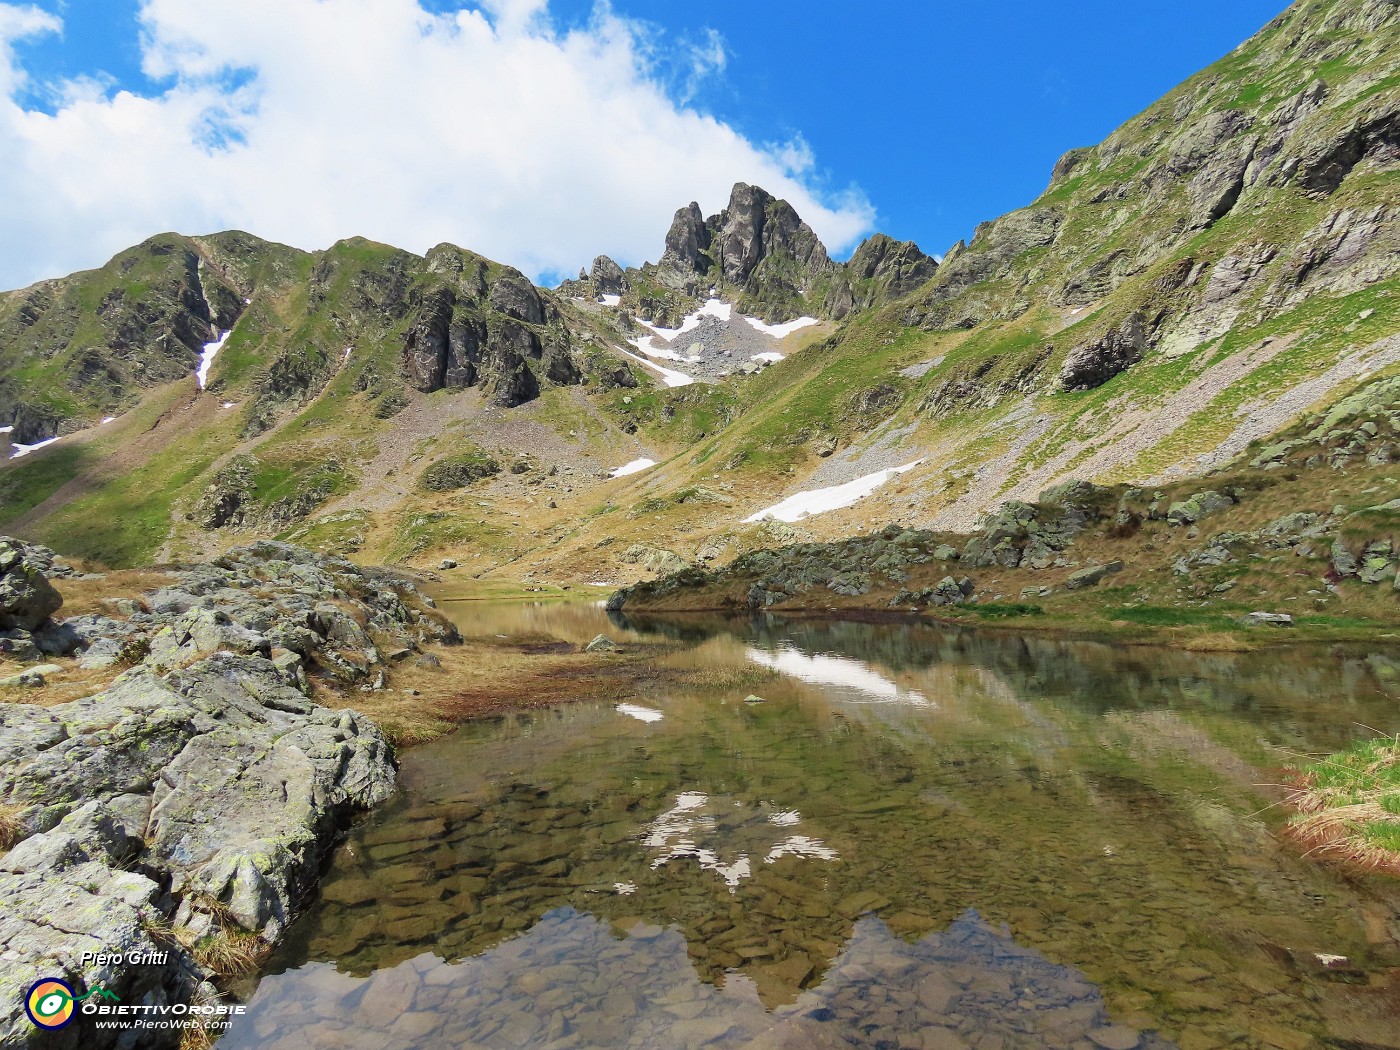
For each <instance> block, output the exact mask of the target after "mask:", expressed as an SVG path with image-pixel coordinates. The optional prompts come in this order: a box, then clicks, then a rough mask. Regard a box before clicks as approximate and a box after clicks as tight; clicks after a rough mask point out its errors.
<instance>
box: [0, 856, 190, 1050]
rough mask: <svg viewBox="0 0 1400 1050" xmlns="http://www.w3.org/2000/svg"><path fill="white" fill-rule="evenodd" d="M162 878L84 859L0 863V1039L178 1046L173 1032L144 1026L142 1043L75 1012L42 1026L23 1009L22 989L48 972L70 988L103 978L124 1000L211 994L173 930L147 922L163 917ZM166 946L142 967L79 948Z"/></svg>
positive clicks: (27, 1043)
mask: <svg viewBox="0 0 1400 1050" xmlns="http://www.w3.org/2000/svg"><path fill="white" fill-rule="evenodd" d="M159 894H160V887H159V886H158V885H157V884H156V883H155V882H153V881H152V880H151V879H149V878H147V877H145V876H144V875H141V874H139V873H137V872H133V871H116V870H113V869H111V868H108V867H106V866H104V865H102V864H98V863H89V864H80V865H77V866H74V867H70V868H68V869H66V870H63V871H34V872H19V873H16V872H10V871H0V958H3V959H4V960H5V964H4V966H0V1046H5V1047H15V1048H19V1047H33V1048H34V1050H40V1048H44V1050H109V1048H114V1047H122V1048H126V1047H132V1046H137V1045H139V1046H141V1047H143V1048H145V1047H149V1048H151V1050H163V1048H166V1047H175V1046H176V1045H178V1043H179V1041H180V1033H179V1032H178V1031H175V1032H161V1031H160V1030H158V1029H151V1030H150V1031H148V1032H146V1033H145V1034H142V1036H141V1041H140V1043H139V1044H138V1043H134V1042H132V1041H131V1034H132V1030H127V1031H122V1030H113V1029H99V1028H98V1027H97V1026H96V1024H95V1023H94V1020H93V1019H92V1018H91V1017H88V1016H85V1015H83V1014H82V1013H81V1012H80V1013H79V1014H78V1015H77V1017H76V1019H75V1020H74V1021H73V1022H72V1023H71V1024H69V1025H68V1026H67V1027H66V1028H63V1029H61V1030H58V1031H48V1032H41V1031H39V1030H38V1029H36V1028H35V1027H34V1025H33V1024H32V1023H31V1022H30V1021H29V1019H28V1018H27V1017H26V1016H25V1013H24V1008H23V1005H22V1004H23V1002H24V996H25V993H26V992H27V991H28V990H29V988H30V987H31V986H32V985H33V984H34V983H35V982H36V981H39V980H41V979H42V978H45V977H57V978H60V979H63V980H66V981H67V982H68V983H69V984H70V985H72V986H74V987H75V988H76V989H92V988H96V987H99V986H100V987H102V988H105V989H107V990H108V991H110V992H112V993H113V994H115V995H116V996H117V997H118V998H119V999H120V1000H121V1002H122V1003H123V1004H125V1005H128V1006H141V1005H144V1006H166V1005H172V1004H174V1003H187V1002H189V1001H191V1000H192V999H194V998H195V997H196V996H197V995H198V996H200V997H201V998H204V997H207V998H211V999H212V998H213V997H214V996H215V993H214V990H213V988H212V987H210V986H209V984H208V983H207V982H206V976H207V975H206V974H205V972H204V971H203V970H202V969H201V968H200V967H199V966H198V964H197V963H195V961H194V960H193V959H192V958H191V957H190V956H189V954H188V952H187V951H186V950H185V949H184V948H183V946H181V945H180V944H179V943H178V942H176V941H174V939H173V938H164V937H158V936H157V935H156V934H155V933H154V932H153V931H154V930H156V929H158V927H159V923H160V922H161V920H162V914H161V911H160V909H159V908H158V907H157V906H156V904H155V902H156V901H157V900H158V898H159ZM85 952H89V953H104V954H106V955H111V954H121V955H126V954H128V953H131V952H139V953H146V954H148V957H151V956H154V953H158V952H167V953H168V955H167V956H166V961H165V962H164V963H156V964H152V965H147V966H129V965H124V964H110V963H103V964H101V965H98V964H96V963H93V962H88V963H84V962H83V954H84V953H85Z"/></svg>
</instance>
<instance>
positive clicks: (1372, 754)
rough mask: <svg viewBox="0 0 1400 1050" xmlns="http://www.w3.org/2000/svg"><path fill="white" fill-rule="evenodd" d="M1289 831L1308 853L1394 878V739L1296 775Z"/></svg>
mask: <svg viewBox="0 0 1400 1050" xmlns="http://www.w3.org/2000/svg"><path fill="white" fill-rule="evenodd" d="M1290 801H1291V802H1292V803H1293V805H1294V806H1295V807H1297V809H1298V816H1296V817H1295V818H1294V820H1293V822H1292V823H1291V824H1290V826H1289V829H1290V831H1291V833H1292V834H1293V835H1294V837H1296V838H1298V839H1299V840H1300V841H1302V842H1305V843H1307V844H1308V845H1309V846H1310V847H1311V848H1313V849H1315V850H1318V851H1321V852H1324V853H1330V854H1334V855H1337V856H1340V857H1342V858H1344V859H1346V860H1349V861H1352V862H1354V863H1357V864H1360V865H1362V866H1364V867H1367V868H1376V869H1379V870H1383V871H1388V872H1390V873H1392V874H1395V875H1400V819H1396V818H1397V816H1400V736H1395V737H1381V738H1379V739H1376V740H1366V741H1363V742H1361V743H1359V744H1356V745H1354V746H1352V747H1350V748H1348V749H1347V750H1345V751H1342V752H1339V753H1338V754H1335V755H1332V756H1330V757H1328V758H1325V759H1323V760H1322V761H1321V762H1316V763H1314V764H1313V765H1311V766H1308V767H1307V768H1305V769H1304V770H1302V780H1301V785H1300V787H1299V788H1298V790H1297V791H1295V792H1294V793H1293V795H1292V796H1291V798H1290Z"/></svg>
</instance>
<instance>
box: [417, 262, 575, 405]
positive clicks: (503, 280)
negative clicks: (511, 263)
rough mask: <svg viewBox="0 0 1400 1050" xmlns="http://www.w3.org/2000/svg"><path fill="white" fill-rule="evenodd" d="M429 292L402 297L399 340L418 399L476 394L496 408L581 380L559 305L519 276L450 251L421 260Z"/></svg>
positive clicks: (570, 339)
mask: <svg viewBox="0 0 1400 1050" xmlns="http://www.w3.org/2000/svg"><path fill="white" fill-rule="evenodd" d="M428 261H429V265H430V267H431V268H432V271H433V273H434V274H435V276H436V281H435V285H436V286H435V287H431V288H430V289H420V290H417V291H415V292H413V293H412V294H411V295H410V297H409V310H410V313H411V314H412V316H413V318H414V320H413V323H412V325H411V326H410V328H409V330H408V334H407V336H406V337H405V340H404V368H405V371H406V374H407V376H408V380H409V383H410V384H411V385H412V386H413V387H414V388H416V389H418V390H421V391H423V392H425V393H430V392H432V391H434V390H442V389H444V388H461V387H471V386H481V387H482V388H483V389H484V390H485V391H486V392H487V394H488V396H489V397H490V398H491V399H492V401H494V402H495V403H496V404H498V405H501V406H503V407H510V406H512V405H518V404H521V403H523V402H525V401H530V400H533V399H534V398H535V397H538V396H539V391H540V384H541V383H542V382H544V383H554V384H558V385H568V384H572V383H577V382H578V381H579V379H580V378H581V377H582V373H581V372H580V371H579V368H578V366H577V363H576V362H575V361H574V357H573V353H574V336H573V333H572V331H571V329H570V327H569V325H568V324H567V323H566V322H565V320H564V318H563V315H562V314H561V312H560V310H559V307H558V304H557V303H555V302H554V301H553V297H552V296H549V295H548V293H541V292H540V291H539V290H538V289H537V288H535V286H534V285H532V284H531V283H530V282H529V280H527V279H526V278H525V276H524V275H523V274H521V273H520V272H519V271H518V270H513V269H511V268H510V267H493V266H489V265H488V264H487V262H486V260H484V259H482V258H481V257H479V256H477V255H474V254H472V253H471V252H464V251H461V250H460V249H457V248H453V247H452V246H451V245H439V246H438V247H437V248H434V249H433V250H432V251H431V252H429V253H428Z"/></svg>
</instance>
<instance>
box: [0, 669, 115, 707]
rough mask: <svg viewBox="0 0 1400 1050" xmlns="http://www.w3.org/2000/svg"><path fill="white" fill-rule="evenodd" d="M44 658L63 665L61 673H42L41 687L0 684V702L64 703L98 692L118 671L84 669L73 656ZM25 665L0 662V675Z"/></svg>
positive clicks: (108, 683)
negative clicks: (71, 657) (43, 674)
mask: <svg viewBox="0 0 1400 1050" xmlns="http://www.w3.org/2000/svg"><path fill="white" fill-rule="evenodd" d="M46 662H49V663H55V664H58V665H59V666H60V667H62V668H63V671H62V673H60V674H55V675H48V676H46V677H45V681H44V685H43V687H42V688H37V689H36V688H35V687H34V686H29V685H11V686H4V687H0V704H33V705H34V706H36V707H55V706H57V705H58V704H66V703H68V702H70V701H72V700H79V699H81V698H82V697H85V696H91V695H92V694H93V693H97V692H100V691H101V690H103V689H105V688H107V686H108V685H110V684H111V682H112V679H113V678H115V677H116V676H117V675H118V674H120V673H121V671H122V668H121V667H119V666H112V667H103V668H97V669H92V670H84V669H83V668H80V667H79V666H78V662H77V661H76V660H69V659H62V658H59V659H47V658H46ZM25 666H26V665H24V664H16V663H13V662H12V661H3V662H0V678H6V677H9V676H10V675H14V674H18V673H19V672H21V671H23V670H24V669H25ZM31 666H32V665H31Z"/></svg>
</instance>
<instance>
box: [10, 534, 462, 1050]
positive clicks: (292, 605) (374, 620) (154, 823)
mask: <svg viewBox="0 0 1400 1050" xmlns="http://www.w3.org/2000/svg"><path fill="white" fill-rule="evenodd" d="M0 551H4V552H8V553H7V554H6V558H7V559H8V560H7V561H6V571H7V577H6V578H7V579H8V578H9V576H15V577H16V579H18V580H20V581H21V582H22V583H23V585H24V589H25V590H24V594H25V600H24V602H12V603H10V606H9V607H10V608H11V610H12V611H13V610H14V609H16V608H22V609H26V610H30V612H28V613H27V614H26V615H25V616H24V617H23V619H22V621H21V622H23V623H25V624H26V625H28V627H29V628H30V629H31V630H30V631H29V632H25V631H20V630H18V629H16V631H14V632H11V633H12V634H14V633H19V634H26V635H27V637H28V638H31V639H41V640H42V639H48V640H51V638H52V637H56V636H62V637H63V638H64V639H65V643H64V644H65V645H66V646H67V649H68V650H69V651H72V650H77V651H78V653H79V660H80V663H81V664H82V666H84V667H86V668H89V669H97V668H101V667H109V666H112V665H114V664H115V665H118V666H125V667H126V668H127V669H126V670H123V671H122V672H121V673H120V674H118V675H117V676H116V677H115V678H114V679H113V680H112V681H111V684H110V685H108V686H107V687H106V688H103V689H100V690H98V691H96V692H94V693H93V694H92V695H90V696H87V697H84V698H81V699H78V700H74V701H71V702H69V703H64V704H59V705H55V706H34V705H30V704H25V703H19V704H14V703H12V704H9V705H4V706H0V806H2V807H4V810H5V813H6V828H7V836H8V838H10V839H11V840H12V841H11V842H6V843H4V844H3V845H4V846H6V847H8V852H6V853H4V854H3V856H0V954H3V956H4V958H5V959H6V966H5V968H4V972H3V973H0V1044H3V1045H5V1046H11V1045H14V1046H22V1045H29V1044H28V1043H27V1042H26V1040H28V1039H29V1037H30V1034H31V1032H32V1031H34V1029H33V1028H32V1026H31V1025H30V1023H29V1021H28V1020H27V1019H26V1018H25V1016H24V1012H23V993H24V992H25V991H26V990H27V989H28V988H29V987H30V986H31V985H32V984H33V983H34V982H35V981H37V980H38V979H39V978H41V977H58V978H62V979H65V980H67V981H68V982H69V983H70V984H72V985H73V986H74V987H75V988H76V989H78V990H80V991H81V990H84V989H92V988H96V987H98V986H101V987H103V988H105V989H106V990H107V991H109V992H111V993H113V994H115V995H116V996H118V997H119V998H120V999H121V1001H122V1002H123V1003H125V1004H128V1005H147V1006H160V1005H170V1004H175V1003H189V1002H190V1001H192V1000H194V999H196V998H198V999H201V1000H212V999H215V998H217V996H218V992H217V991H216V989H215V988H214V987H213V985H211V983H210V981H211V979H212V978H213V977H214V976H215V975H214V973H213V972H212V971H211V970H210V969H209V968H208V967H207V966H206V965H205V961H208V960H209V959H212V957H213V956H212V955H211V954H210V945H211V944H213V943H214V942H217V941H218V940H219V939H221V938H223V939H229V938H232V939H233V940H235V941H237V940H239V939H243V941H244V942H245V943H246V942H248V940H249V939H250V938H255V939H256V942H257V943H259V944H261V945H264V946H265V945H270V944H273V943H275V942H276V941H277V940H278V939H279V938H280V937H281V936H282V934H283V932H284V931H285V929H286V928H287V925H288V924H289V923H290V922H292V921H293V920H294V919H295V918H296V916H297V914H298V913H299V912H300V910H301V909H302V907H303V906H304V905H305V903H306V901H307V900H308V899H309V898H310V896H311V894H312V892H313V891H314V888H315V886H316V882H317V879H318V877H319V873H320V871H321V869H322V866H323V863H324V861H325V859H326V857H327V856H328V854H329V851H330V850H331V849H332V848H333V847H334V845H335V842H336V840H337V838H338V836H339V834H340V833H341V832H342V831H343V830H344V828H345V827H346V826H347V823H348V821H349V820H350V818H351V817H352V816H354V814H356V813H358V812H361V811H363V810H365V809H368V808H370V807H373V806H375V805H378V804H379V803H380V802H382V801H383V800H384V799H386V798H387V797H388V796H389V794H390V793H391V792H392V791H393V787H394V777H395V766H394V759H393V751H392V748H391V747H390V745H389V743H388V742H387V741H386V739H385V737H384V735H383V734H382V733H381V732H380V730H379V729H378V727H376V726H375V725H374V724H373V723H371V722H370V721H368V720H367V719H365V718H364V717H363V716H361V715H359V714H356V713H355V712H354V711H351V710H332V709H330V708H327V707H324V706H321V705H320V704H318V703H317V702H316V701H315V700H313V699H312V687H311V678H312V677H313V676H314V677H320V678H321V679H322V680H323V682H325V683H327V684H330V685H336V684H339V685H340V686H342V687H343V686H348V685H354V684H360V683H363V684H361V688H362V689H378V688H383V685H384V681H385V677H386V674H385V668H386V667H387V666H388V665H389V664H390V663H391V662H392V661H395V660H400V659H405V658H407V657H408V656H409V655H411V654H412V652H413V651H414V650H418V649H420V648H421V647H422V646H424V645H426V644H429V643H433V642H439V643H451V642H454V641H457V640H459V639H458V636H457V633H456V631H455V629H453V628H452V627H451V625H450V624H449V623H447V622H446V621H445V620H443V619H442V618H441V617H439V616H437V614H436V613H434V612H433V610H432V602H431V600H430V599H428V598H426V597H425V596H423V595H422V594H420V593H419V592H418V590H417V588H416V586H415V585H414V583H413V581H412V580H410V579H408V578H406V577H403V576H400V575H398V574H395V573H391V572H389V571H387V570H375V569H366V568H360V567H357V566H354V565H352V564H351V563H349V562H347V561H344V560H342V559H338V558H328V557H324V556H322V555H318V554H314V553H312V552H310V551H306V550H303V549H301V548H298V547H294V546H292V545H290V544H285V543H276V542H262V543H255V544H252V545H250V546H248V547H243V548H236V549H234V550H232V551H230V552H229V553H228V554H227V555H225V556H224V557H222V558H219V559H217V560H216V561H214V562H211V563H208V564H193V565H182V566H174V567H171V568H170V570H169V575H170V576H172V577H173V582H172V583H171V584H169V585H167V586H164V587H161V588H159V589H158V590H154V591H151V592H149V593H147V594H145V595H143V596H142V597H141V598H140V599H120V600H113V601H111V602H109V603H108V604H109V607H110V608H111V610H112V613H113V615H112V616H104V615H92V614H85V615H83V616H78V617H72V618H70V619H68V620H65V621H61V622H54V621H53V620H51V619H48V617H50V616H51V615H52V613H53V612H55V611H57V609H58V602H57V601H56V600H54V599H56V598H57V595H56V594H54V596H53V598H46V597H45V595H47V594H48V593H49V592H50V591H52V585H51V584H49V583H48V581H47V579H46V575H47V574H48V573H59V574H71V573H72V570H71V569H68V568H67V567H65V566H63V565H62V564H61V563H58V562H56V560H55V558H54V555H53V553H52V552H51V551H48V550H47V549H46V548H42V547H35V546H32V545H24V544H20V543H19V542H18V541H12V540H7V539H0ZM13 589H14V590H20V589H21V588H18V587H16V588H13ZM35 595H38V596H39V597H38V599H37V603H36V600H35V599H34V597H33V596H35ZM43 609H47V610H48V612H46V613H45V614H44V619H43V621H42V622H38V623H36V622H35V617H36V616H37V615H38V612H39V611H40V610H43ZM36 648H37V647H36ZM9 655H10V656H12V657H13V656H14V655H15V654H14V652H10V653H9ZM426 655H427V654H425V658H426ZM44 670H46V671H57V670H58V668H57V667H51V668H45V669H44ZM42 683H43V678H42V677H39V678H38V684H39V685H40V686H42ZM95 951H101V952H103V953H112V952H123V953H125V952H131V951H139V952H165V953H166V955H165V956H164V957H163V961H160V962H153V963H151V964H149V965H147V964H144V963H143V964H140V965H137V964H130V963H110V962H109V963H102V964H98V963H93V962H91V961H88V962H84V961H83V959H82V955H83V953H84V952H95ZM201 960H204V961H201ZM45 1034H46V1035H47V1033H45ZM166 1035H168V1036H169V1038H168V1039H167V1038H165V1036H166ZM124 1038H125V1039H126V1040H127V1041H126V1042H123V1041H121V1039H122V1033H121V1032H120V1031H117V1030H98V1029H96V1028H95V1027H94V1025H93V1024H92V1021H91V1019H90V1018H87V1017H83V1016H80V1017H79V1019H78V1020H77V1021H76V1022H75V1023H74V1024H73V1025H71V1026H70V1027H69V1028H68V1029H65V1030H64V1033H63V1034H61V1035H60V1036H58V1037H56V1038H55V1039H54V1040H53V1041H49V1042H45V1043H44V1045H45V1046H49V1045H52V1046H61V1047H72V1048H78V1047H82V1048H87V1047H99V1048H105V1047H117V1046H122V1047H125V1046H129V1045H134V1044H131V1043H130V1036H129V1035H127V1036H125V1037H124ZM178 1040H179V1033H178V1032H173V1033H164V1034H160V1035H153V1036H151V1037H150V1039H149V1041H147V1042H142V1043H140V1045H143V1046H146V1045H149V1046H153V1047H155V1046H162V1047H163V1046H173V1045H175V1043H176V1042H178Z"/></svg>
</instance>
